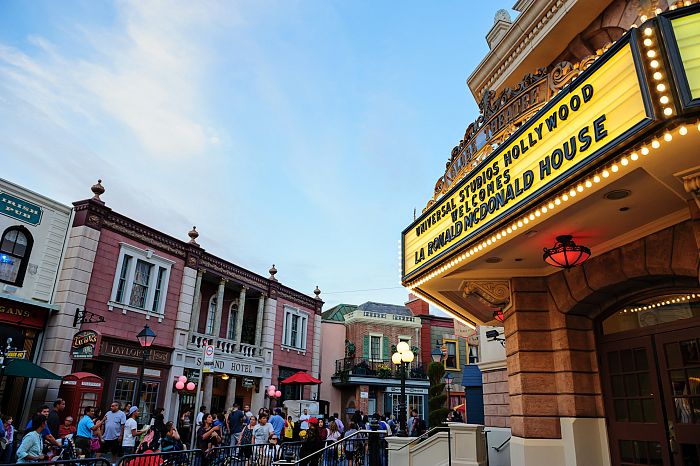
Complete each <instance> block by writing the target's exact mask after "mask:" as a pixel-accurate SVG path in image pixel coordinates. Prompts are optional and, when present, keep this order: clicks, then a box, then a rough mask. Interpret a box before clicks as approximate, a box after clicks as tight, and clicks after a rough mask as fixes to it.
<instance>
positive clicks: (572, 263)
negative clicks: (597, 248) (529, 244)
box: [542, 235, 591, 270]
mask: <svg viewBox="0 0 700 466" xmlns="http://www.w3.org/2000/svg"><path fill="white" fill-rule="evenodd" d="M590 255H591V250H590V249H588V248H587V247H586V246H579V245H578V244H576V243H574V240H573V239H571V235H561V236H557V242H556V243H555V244H554V247H553V248H551V249H547V248H544V254H543V255H542V258H543V259H544V261H545V262H546V263H548V264H549V265H552V266H554V267H559V268H562V269H566V270H568V269H570V268H572V267H576V266H577V265H581V264H583V263H584V262H585V261H586V259H588V258H589V257H590Z"/></svg>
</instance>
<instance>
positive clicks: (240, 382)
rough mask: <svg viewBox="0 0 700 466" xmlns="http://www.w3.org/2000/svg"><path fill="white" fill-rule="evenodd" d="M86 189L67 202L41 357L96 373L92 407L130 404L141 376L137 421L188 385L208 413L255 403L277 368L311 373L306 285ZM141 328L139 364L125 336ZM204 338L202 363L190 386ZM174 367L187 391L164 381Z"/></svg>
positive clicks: (315, 308) (312, 333)
mask: <svg viewBox="0 0 700 466" xmlns="http://www.w3.org/2000/svg"><path fill="white" fill-rule="evenodd" d="M93 193H94V194H95V195H94V197H93V198H92V199H88V200H84V201H78V202H75V203H74V208H75V214H74V218H73V224H72V226H71V228H70V231H69V239H68V249H67V251H66V259H65V261H64V264H63V268H62V270H61V275H60V279H59V286H58V293H57V298H56V303H57V305H58V306H60V308H61V311H62V312H61V313H59V314H58V315H57V316H56V318H55V319H53V320H52V321H51V322H50V324H49V326H48V329H47V345H46V348H45V351H44V352H43V354H42V365H44V366H45V367H47V368H49V369H51V370H52V371H54V372H56V373H57V374H59V375H63V376H65V375H68V374H69V373H75V372H77V373H81V374H82V373H91V374H97V375H99V376H100V377H101V378H102V379H103V382H104V390H103V391H102V400H101V403H100V404H101V405H102V406H106V405H108V404H109V402H111V401H112V400H117V401H119V402H121V403H122V404H124V403H127V402H128V403H135V402H136V396H137V393H138V392H139V390H138V388H137V383H138V380H139V377H140V376H143V384H142V385H141V390H140V393H141V398H140V400H139V404H140V405H141V407H142V409H141V411H142V418H141V420H142V421H147V420H148V416H149V415H150V413H152V412H153V410H154V409H156V408H158V407H164V408H165V409H166V415H167V416H169V417H170V418H174V417H175V416H176V415H177V413H178V412H179V411H180V410H181V408H182V407H183V406H184V405H194V404H195V403H196V402H197V400H198V399H197V394H198V393H199V394H200V398H199V400H200V403H201V404H204V405H205V406H207V408H209V409H211V410H213V411H223V410H224V409H226V408H227V407H230V406H231V405H232V404H233V403H234V402H236V401H237V402H239V403H243V402H246V403H251V404H252V405H253V406H263V405H264V404H268V401H267V400H265V388H266V387H267V386H268V385H270V384H271V383H273V382H272V381H273V377H277V376H278V375H280V373H281V372H282V371H283V370H284V368H287V369H288V370H290V371H291V370H294V371H296V370H304V371H308V372H311V373H312V375H314V376H318V372H319V357H318V353H319V348H320V331H319V327H320V313H321V306H322V304H323V303H322V301H321V300H320V299H319V297H318V294H319V293H320V291H318V289H317V294H316V297H315V298H314V297H310V296H307V295H304V294H302V293H299V292H297V291H295V290H292V289H290V288H288V287H286V286H284V285H283V284H281V283H280V282H279V281H278V280H277V279H276V278H275V274H276V273H277V271H276V269H275V268H274V266H273V268H271V269H270V277H269V278H265V277H262V276H260V275H257V274H255V273H253V272H250V271H248V270H245V269H243V268H241V267H239V266H237V265H235V264H232V263H230V262H227V261H225V260H224V259H221V258H219V257H216V256H213V255H211V254H209V253H207V252H206V251H205V250H204V248H203V247H201V246H200V245H199V244H198V243H197V241H196V240H197V237H198V233H197V231H196V229H194V228H193V229H192V231H190V232H189V237H190V239H189V241H181V240H178V239H176V238H173V237H171V236H169V235H167V234H165V233H162V232H160V231H157V230H155V229H153V228H151V227H148V226H146V225H144V224H141V223H139V222H137V221H135V220H132V219H130V218H128V217H126V216H124V215H121V214H119V213H116V212H114V211H113V210H112V209H110V208H109V207H108V206H106V205H105V203H104V202H103V201H102V200H101V199H100V196H101V195H102V194H103V193H104V188H103V187H102V185H101V184H100V183H98V184H97V185H95V186H93ZM76 309H77V310H79V311H80V315H78V316H76ZM145 325H148V327H149V328H150V329H151V330H153V331H154V332H155V334H156V335H157V336H156V338H155V340H154V343H153V346H152V347H151V348H150V351H149V357H148V359H147V361H146V364H145V369H144V370H143V371H142V370H141V357H142V354H143V353H142V350H141V348H140V346H139V344H138V341H137V338H136V335H137V334H138V333H139V332H140V331H141V330H143V329H144V326H145ZM78 343H80V345H82V347H79V348H77V349H76V346H78ZM206 345H212V346H213V347H214V361H213V363H212V364H211V366H210V369H211V370H210V371H209V372H207V373H204V374H202V380H201V385H200V384H199V377H200V370H201V369H202V363H203V358H202V356H203V350H204V347H205V346H206ZM78 350H79V351H78ZM282 373H283V372H282ZM182 375H185V376H186V377H187V378H188V381H192V382H195V383H196V384H197V387H196V388H195V390H192V391H187V390H186V389H185V390H180V391H176V390H175V389H174V385H175V381H176V380H177V378H178V377H179V376H182ZM66 383H69V382H66ZM60 387H61V385H60V384H59V383H56V382H50V381H42V382H40V383H39V384H38V385H37V391H36V392H35V400H36V401H37V402H39V401H42V400H53V399H55V397H56V396H57V395H58V392H59V388H60ZM90 403H93V404H94V403H95V399H94V398H90V397H87V398H85V399H81V401H80V404H90ZM79 408H80V406H72V407H71V409H72V410H73V411H74V413H73V414H76V413H77V410H78V409H79Z"/></svg>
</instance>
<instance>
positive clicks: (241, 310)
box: [235, 285, 248, 344]
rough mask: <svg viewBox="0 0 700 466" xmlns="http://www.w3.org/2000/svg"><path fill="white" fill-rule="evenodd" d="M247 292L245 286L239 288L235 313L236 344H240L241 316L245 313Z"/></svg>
mask: <svg viewBox="0 0 700 466" xmlns="http://www.w3.org/2000/svg"><path fill="white" fill-rule="evenodd" d="M247 290H248V287H247V286H245V285H244V286H243V287H241V294H240V295H239V296H238V312H237V313H236V335H235V337H236V339H235V341H236V342H237V343H239V344H240V343H241V332H243V314H244V313H245V293H246V291H247Z"/></svg>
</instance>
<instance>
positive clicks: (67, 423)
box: [58, 416, 77, 438]
mask: <svg viewBox="0 0 700 466" xmlns="http://www.w3.org/2000/svg"><path fill="white" fill-rule="evenodd" d="M76 431H77V429H76V427H75V426H74V425H73V418H72V417H71V416H66V418H65V419H64V420H63V424H61V425H60V426H58V436H59V437H61V438H65V437H66V436H67V435H71V434H73V435H75V432H76Z"/></svg>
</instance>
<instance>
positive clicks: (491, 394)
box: [482, 368, 510, 427]
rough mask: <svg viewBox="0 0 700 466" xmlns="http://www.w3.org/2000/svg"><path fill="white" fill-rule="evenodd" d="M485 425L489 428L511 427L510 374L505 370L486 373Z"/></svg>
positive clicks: (484, 374)
mask: <svg viewBox="0 0 700 466" xmlns="http://www.w3.org/2000/svg"><path fill="white" fill-rule="evenodd" d="M482 379H483V382H484V386H483V389H484V424H485V425H487V426H489V427H510V400H509V395H508V372H507V370H506V369H505V368H504V369H498V370H494V371H485V372H483V374H482Z"/></svg>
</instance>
